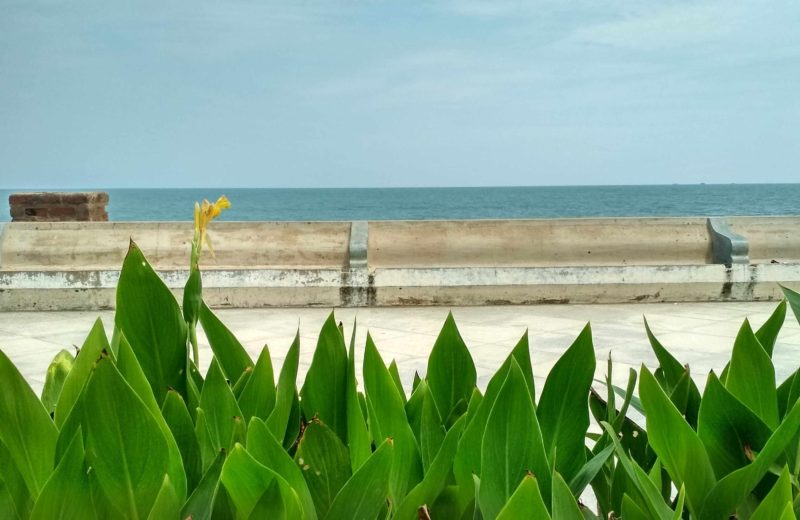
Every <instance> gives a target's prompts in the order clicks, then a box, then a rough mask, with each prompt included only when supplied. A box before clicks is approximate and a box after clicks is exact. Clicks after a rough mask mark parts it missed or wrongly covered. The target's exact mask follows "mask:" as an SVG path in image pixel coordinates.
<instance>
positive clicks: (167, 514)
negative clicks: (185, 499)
mask: <svg viewBox="0 0 800 520" xmlns="http://www.w3.org/2000/svg"><path fill="white" fill-rule="evenodd" d="M181 505H182V501H181V499H179V498H178V493H177V492H176V491H175V486H173V485H172V482H171V481H170V479H169V475H164V481H163V482H162V483H161V489H160V490H159V491H158V495H157V496H156V501H155V503H154V504H153V508H152V509H151V510H150V514H149V515H147V519H148V520H162V519H165V518H177V517H178V515H180V512H181Z"/></svg>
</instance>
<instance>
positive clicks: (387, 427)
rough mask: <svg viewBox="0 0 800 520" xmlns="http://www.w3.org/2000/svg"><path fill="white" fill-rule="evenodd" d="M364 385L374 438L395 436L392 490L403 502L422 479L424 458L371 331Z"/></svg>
mask: <svg viewBox="0 0 800 520" xmlns="http://www.w3.org/2000/svg"><path fill="white" fill-rule="evenodd" d="M364 386H365V388H366V392H367V403H368V405H369V409H370V419H369V420H370V429H371V432H372V437H373V438H374V439H386V438H389V437H391V438H392V439H394V445H393V449H392V456H393V458H394V462H393V464H392V474H391V478H390V481H389V482H390V484H389V489H390V491H391V494H392V499H393V501H394V502H395V503H400V502H401V501H402V499H403V497H405V495H406V493H408V491H409V490H410V489H411V488H413V487H414V486H415V485H416V484H417V483H419V482H420V481H421V480H422V460H421V458H420V453H419V448H418V447H417V441H416V439H415V438H414V432H413V431H412V430H411V426H409V424H408V421H407V419H406V414H405V409H404V407H403V400H402V399H401V397H400V395H399V394H398V392H397V387H396V386H395V384H394V381H393V380H392V376H391V375H390V374H389V370H388V369H387V368H386V365H385V364H384V363H383V360H382V359H381V356H380V354H379V353H378V349H377V348H376V347H375V343H373V341H372V337H370V335H369V334H367V344H366V350H365V351H364Z"/></svg>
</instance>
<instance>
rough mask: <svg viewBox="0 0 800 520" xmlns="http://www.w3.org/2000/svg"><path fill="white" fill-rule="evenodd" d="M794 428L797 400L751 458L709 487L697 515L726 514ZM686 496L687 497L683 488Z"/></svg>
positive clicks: (798, 425) (798, 420)
mask: <svg viewBox="0 0 800 520" xmlns="http://www.w3.org/2000/svg"><path fill="white" fill-rule="evenodd" d="M798 429H800V404H795V405H794V407H793V408H792V410H791V411H790V412H789V413H788V414H787V415H786V418H785V419H784V420H783V422H782V423H781V425H780V426H778V428H777V429H776V430H775V432H774V433H773V434H772V436H771V437H770V438H769V440H768V441H767V443H766V444H765V445H764V448H763V449H762V450H761V452H759V453H758V455H757V456H756V458H755V460H754V461H753V462H751V463H750V464H748V465H747V466H745V467H743V468H739V469H737V470H736V471H734V472H733V473H730V474H728V475H726V476H725V477H723V478H722V479H721V480H720V481H719V482H717V484H716V485H715V486H714V487H713V489H711V491H710V493H709V494H708V497H707V498H706V500H705V503H704V504H703V510H702V516H700V517H699V518H727V516H726V515H730V514H732V513H733V512H734V511H735V509H736V508H737V507H738V506H739V504H740V503H742V502H743V501H744V500H745V499H746V498H747V496H748V495H749V494H750V493H751V492H752V491H753V489H755V487H756V486H757V485H758V483H759V482H761V479H762V478H764V475H766V474H767V472H768V471H769V470H770V467H771V466H772V465H773V464H774V463H775V461H776V460H778V457H780V456H781V455H782V454H783V452H784V450H785V449H786V447H787V446H788V445H789V443H791V442H792V441H796V439H797V431H798ZM688 498H690V497H689V495H688V488H687V499H688Z"/></svg>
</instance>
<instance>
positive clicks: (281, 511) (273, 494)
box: [248, 480, 294, 520]
mask: <svg viewBox="0 0 800 520" xmlns="http://www.w3.org/2000/svg"><path fill="white" fill-rule="evenodd" d="M287 515H288V512H287V511H286V507H285V506H284V504H283V497H282V496H281V487H280V484H279V483H278V481H277V480H273V481H272V482H270V483H269V485H268V486H267V489H266V490H265V491H264V493H262V494H261V498H259V499H258V502H257V503H256V505H255V507H254V508H253V510H252V511H251V512H250V516H249V517H248V518H250V519H252V520H262V519H263V518H269V519H270V520H294V519H292V518H289V517H288V516H287Z"/></svg>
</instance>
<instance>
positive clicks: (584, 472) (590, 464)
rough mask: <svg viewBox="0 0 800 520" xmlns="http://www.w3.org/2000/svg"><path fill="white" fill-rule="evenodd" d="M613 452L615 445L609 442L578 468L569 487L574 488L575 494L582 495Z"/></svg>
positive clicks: (573, 492)
mask: <svg viewBox="0 0 800 520" xmlns="http://www.w3.org/2000/svg"><path fill="white" fill-rule="evenodd" d="M612 453H614V445H613V444H609V445H608V446H606V447H605V448H603V449H602V450H601V451H600V452H599V453H597V455H595V456H593V457H592V458H591V459H589V460H588V461H587V462H586V464H584V465H583V467H581V468H580V469H579V470H578V472H577V473H576V474H575V476H574V477H572V480H571V481H570V483H569V488H570V489H571V490H572V494H573V495H575V496H580V495H581V493H583V490H584V489H586V486H588V485H589V484H590V483H591V482H592V481H593V480H594V478H595V477H596V476H597V474H598V473H600V471H601V470H602V469H603V467H604V466H605V464H606V462H607V461H608V459H609V458H610V457H611V454H612Z"/></svg>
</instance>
